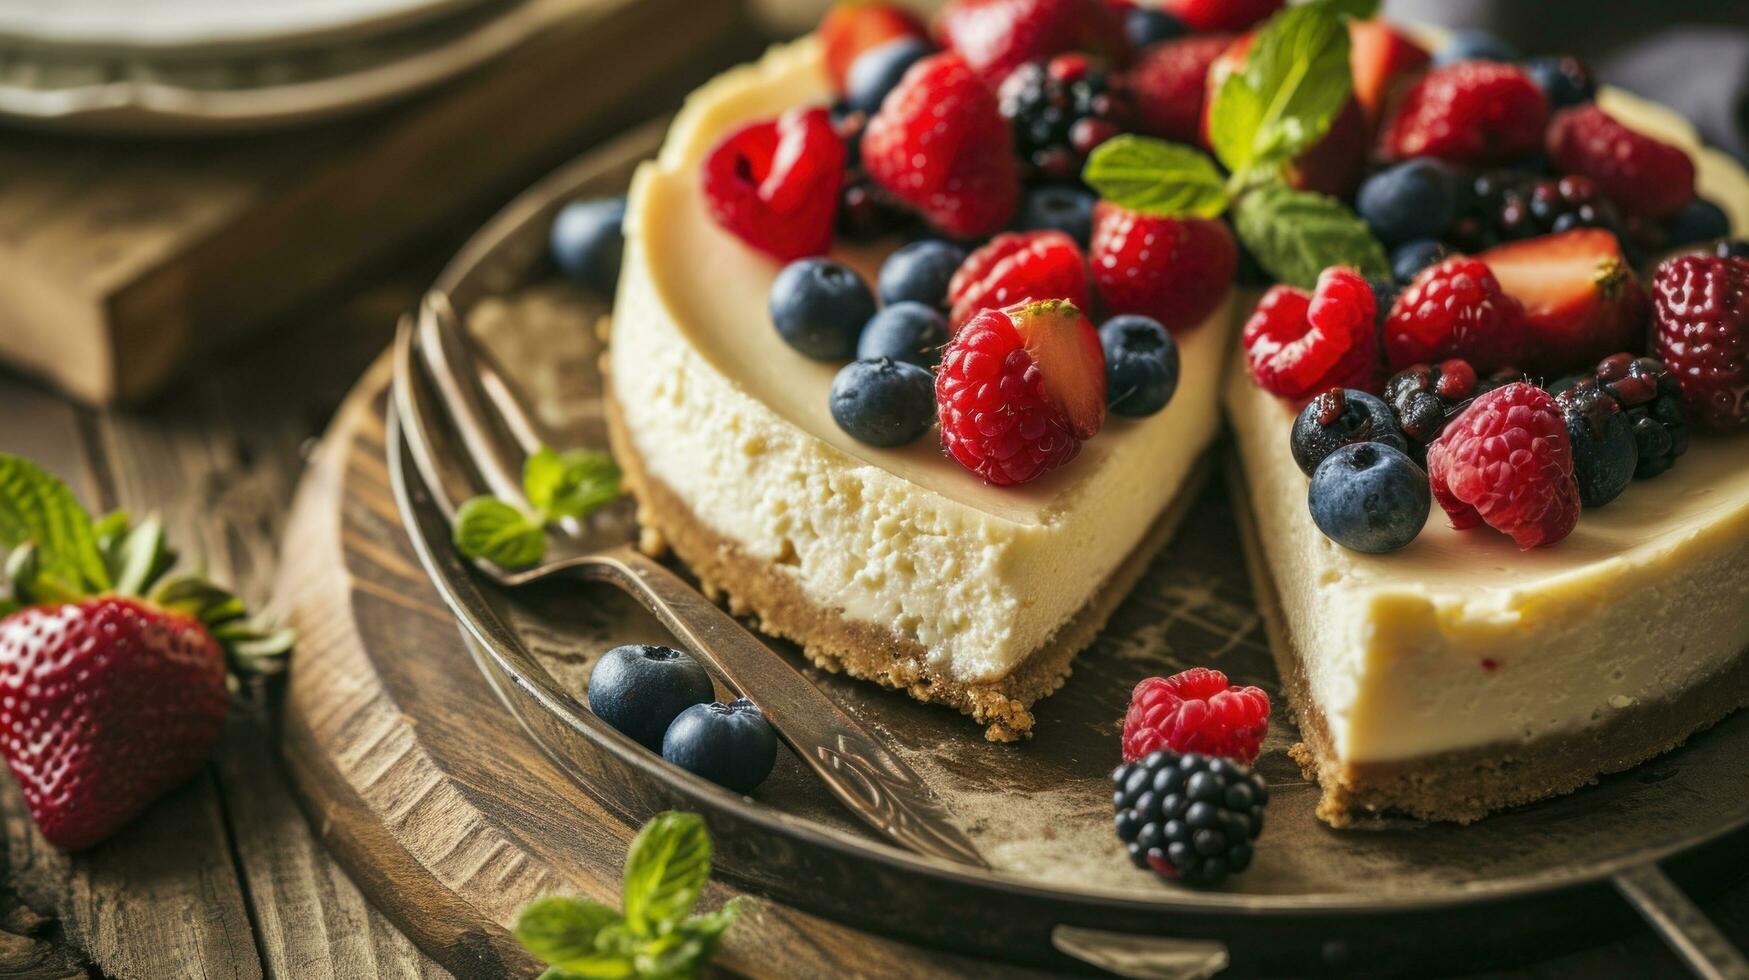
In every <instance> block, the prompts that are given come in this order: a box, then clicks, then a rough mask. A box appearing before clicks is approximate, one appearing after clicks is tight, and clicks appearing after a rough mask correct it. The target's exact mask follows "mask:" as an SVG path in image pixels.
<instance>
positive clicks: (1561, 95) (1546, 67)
mask: <svg viewBox="0 0 1749 980" xmlns="http://www.w3.org/2000/svg"><path fill="white" fill-rule="evenodd" d="M1524 71H1525V73H1526V74H1528V75H1529V76H1530V78H1531V81H1534V82H1536V85H1537V88H1540V89H1542V90H1543V94H1544V95H1546V96H1548V99H1549V108H1550V109H1551V110H1560V109H1566V108H1569V107H1571V106H1576V105H1582V104H1584V103H1586V102H1590V101H1592V100H1594V99H1596V98H1597V79H1596V78H1593V77H1592V75H1591V69H1589V68H1587V67H1585V62H1583V61H1580V60H1579V59H1578V58H1575V57H1573V56H1572V55H1564V54H1557V55H1546V56H1544V57H1541V58H1532V59H1530V60H1529V61H1526V62H1525V63H1524Z"/></svg>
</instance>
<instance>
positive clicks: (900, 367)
mask: <svg viewBox="0 0 1749 980" xmlns="http://www.w3.org/2000/svg"><path fill="white" fill-rule="evenodd" d="M910 305H915V304H910ZM917 309H919V310H922V311H923V312H925V313H929V314H931V315H932V316H936V317H940V314H939V313H935V312H934V311H933V310H929V309H927V308H925V307H921V306H919V307H917ZM883 312H885V311H883ZM827 403H828V404H829V405H830V406H831V408H832V421H834V422H837V423H838V427H839V428H840V429H843V430H844V431H845V432H847V433H849V434H850V436H851V438H853V439H855V440H856V441H858V442H863V443H867V444H868V445H870V446H903V445H905V444H906V443H908V442H914V441H916V439H917V437H918V436H921V435H922V434H923V433H925V432H927V431H929V426H930V425H931V424H932V423H934V421H935V377H934V376H933V375H931V374H930V373H929V369H928V368H923V367H918V366H917V365H915V364H909V363H907V362H905V361H895V360H893V359H892V358H889V357H882V358H880V359H879V360H864V361H851V362H850V363H849V364H846V365H844V367H842V368H840V369H839V371H838V376H837V377H835V378H833V379H832V392H831V394H830V395H829V396H828V401H827Z"/></svg>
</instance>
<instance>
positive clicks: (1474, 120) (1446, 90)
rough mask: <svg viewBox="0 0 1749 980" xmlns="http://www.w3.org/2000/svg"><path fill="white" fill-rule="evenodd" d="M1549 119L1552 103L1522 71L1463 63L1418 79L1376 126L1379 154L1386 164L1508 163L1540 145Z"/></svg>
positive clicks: (1502, 65) (1500, 65)
mask: <svg viewBox="0 0 1749 980" xmlns="http://www.w3.org/2000/svg"><path fill="white" fill-rule="evenodd" d="M1548 121H1549V103H1548V99H1547V98H1545V97H1544V96H1543V92H1542V89H1540V88H1537V86H1536V82H1534V81H1532V80H1531V77H1530V76H1529V75H1527V74H1525V72H1524V70H1523V69H1521V68H1518V67H1516V66H1514V65H1508V64H1505V63H1502V62H1498V61H1459V62H1456V63H1454V64H1449V65H1443V66H1441V67H1438V68H1435V69H1433V70H1432V71H1430V72H1428V73H1427V74H1425V75H1423V76H1421V77H1420V78H1419V79H1417V80H1416V81H1414V82H1413V83H1411V84H1410V85H1409V87H1408V88H1406V89H1404V90H1403V91H1402V92H1401V93H1399V94H1398V95H1397V97H1396V98H1395V99H1394V100H1392V101H1391V103H1390V105H1389V107H1388V108H1387V110H1386V112H1385V120H1384V123H1383V124H1382V125H1381V126H1380V127H1379V152H1380V153H1381V154H1382V155H1383V156H1384V157H1385V158H1386V159H1389V160H1404V159H1407V158H1409V157H1438V158H1439V159H1441V160H1445V161H1448V162H1450V163H1461V164H1483V163H1493V162H1497V161H1500V160H1510V159H1512V158H1513V157H1518V156H1523V155H1525V154H1528V153H1532V152H1535V151H1536V150H1537V149H1539V148H1541V147H1542V141H1543V129H1544V128H1545V127H1546V126H1547V125H1548Z"/></svg>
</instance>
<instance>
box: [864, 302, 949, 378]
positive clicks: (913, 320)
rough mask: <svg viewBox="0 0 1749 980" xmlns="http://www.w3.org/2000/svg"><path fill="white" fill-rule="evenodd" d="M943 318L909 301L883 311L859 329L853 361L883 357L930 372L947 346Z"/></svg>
mask: <svg viewBox="0 0 1749 980" xmlns="http://www.w3.org/2000/svg"><path fill="white" fill-rule="evenodd" d="M947 341H948V335H947V317H946V316H945V315H943V314H942V312H941V311H940V310H937V309H934V308H932V307H928V306H924V305H923V304H922V303H918V302H914V301H912V300H908V299H907V300H900V301H899V302H897V303H894V304H892V305H891V306H887V307H884V308H883V309H882V310H881V311H880V312H879V313H876V314H875V315H874V319H872V320H870V321H868V326H866V327H863V328H862V339H861V340H859V341H857V342H856V359H857V360H859V361H876V360H880V359H881V358H883V357H886V358H891V359H892V360H895V361H904V362H905V363H907V364H915V365H917V366H918V367H921V368H929V369H931V370H933V369H934V368H935V365H937V364H939V363H941V349H942V348H943V347H945V346H947Z"/></svg>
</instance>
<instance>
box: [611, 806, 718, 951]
mask: <svg viewBox="0 0 1749 980" xmlns="http://www.w3.org/2000/svg"><path fill="white" fill-rule="evenodd" d="M710 875H711V835H710V832H709V831H707V830H706V829H705V825H704V819H703V818H702V817H700V816H699V815H698V814H696V813H679V812H673V811H670V812H668V813H662V814H658V815H657V816H656V818H655V819H653V820H651V821H650V822H649V823H647V824H645V825H644V828H643V829H642V830H640V831H638V836H637V838H636V839H634V840H633V841H632V846H631V850H629V851H627V852H626V869H625V876H626V878H625V914H626V924H627V925H628V926H629V927H630V928H631V930H632V931H633V932H634V933H636V934H637V935H639V936H644V937H655V936H661V935H663V934H665V933H667V932H669V931H670V930H671V929H673V928H674V927H675V925H677V924H678V923H679V922H680V920H681V919H683V918H685V917H686V913H688V912H690V911H692V906H693V905H694V904H695V903H697V902H698V895H699V892H700V891H702V890H703V889H704V884H705V881H706V880H708V879H709V878H710Z"/></svg>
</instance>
